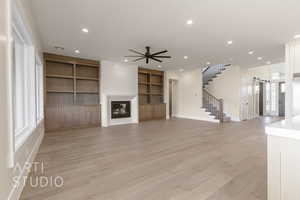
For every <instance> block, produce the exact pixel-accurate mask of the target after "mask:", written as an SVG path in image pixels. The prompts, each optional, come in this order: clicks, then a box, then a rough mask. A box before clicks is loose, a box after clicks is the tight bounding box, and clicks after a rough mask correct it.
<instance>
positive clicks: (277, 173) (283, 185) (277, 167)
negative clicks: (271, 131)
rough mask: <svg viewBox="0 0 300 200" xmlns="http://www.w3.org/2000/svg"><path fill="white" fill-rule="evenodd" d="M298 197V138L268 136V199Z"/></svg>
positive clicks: (299, 145)
mask: <svg viewBox="0 0 300 200" xmlns="http://www.w3.org/2000/svg"><path fill="white" fill-rule="evenodd" d="M299 199H300V140H294V139H288V138H281V137H276V136H268V200H299Z"/></svg>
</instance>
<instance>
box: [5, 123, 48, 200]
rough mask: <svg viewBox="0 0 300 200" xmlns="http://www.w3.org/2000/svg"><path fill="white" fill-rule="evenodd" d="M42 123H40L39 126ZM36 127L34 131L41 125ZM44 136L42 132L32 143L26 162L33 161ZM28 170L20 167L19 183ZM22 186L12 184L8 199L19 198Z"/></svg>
mask: <svg viewBox="0 0 300 200" xmlns="http://www.w3.org/2000/svg"><path fill="white" fill-rule="evenodd" d="M41 125H42V124H40V126H41ZM40 126H39V127H38V128H37V129H36V131H37V130H38V129H39V128H41V127H40ZM43 138H44V132H43V134H41V135H39V137H38V139H37V140H36V142H35V144H34V147H33V148H32V151H31V152H30V154H29V156H28V157H27V159H26V161H25V162H26V163H32V162H33V161H34V158H35V156H36V154H37V152H38V150H39V147H40V145H41V143H42V140H43ZM28 174H29V172H28V171H27V170H25V168H23V169H22V172H21V173H20V175H19V176H18V183H20V182H21V181H20V180H21V178H22V177H25V176H28ZM23 188H24V185H23V184H22V185H17V186H15V187H14V186H13V187H12V189H11V191H10V193H9V196H8V200H15V199H19V198H20V195H21V193H22V191H23Z"/></svg>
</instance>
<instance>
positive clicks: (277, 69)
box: [248, 63, 285, 80]
mask: <svg viewBox="0 0 300 200" xmlns="http://www.w3.org/2000/svg"><path fill="white" fill-rule="evenodd" d="M273 73H280V75H281V77H280V78H281V79H285V63H276V64H271V65H262V66H258V67H252V68H249V69H248V74H249V76H251V77H252V78H253V77H258V78H260V79H262V80H272V74H273Z"/></svg>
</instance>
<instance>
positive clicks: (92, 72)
mask: <svg viewBox="0 0 300 200" xmlns="http://www.w3.org/2000/svg"><path fill="white" fill-rule="evenodd" d="M44 66H45V69H46V70H45V127H46V131H55V130H65V129H72V128H81V127H91V126H100V123H101V122H100V120H101V117H100V116H101V115H100V113H101V112H100V100H99V88H100V80H99V77H100V76H99V75H100V62H99V61H94V60H87V59H81V58H74V57H67V56H61V55H55V54H49V53H44Z"/></svg>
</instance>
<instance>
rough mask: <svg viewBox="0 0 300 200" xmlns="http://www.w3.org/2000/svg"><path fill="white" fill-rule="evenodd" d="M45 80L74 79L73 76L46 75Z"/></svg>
mask: <svg viewBox="0 0 300 200" xmlns="http://www.w3.org/2000/svg"><path fill="white" fill-rule="evenodd" d="M46 77H47V78H65V79H74V76H64V75H49V74H47V75H46Z"/></svg>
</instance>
